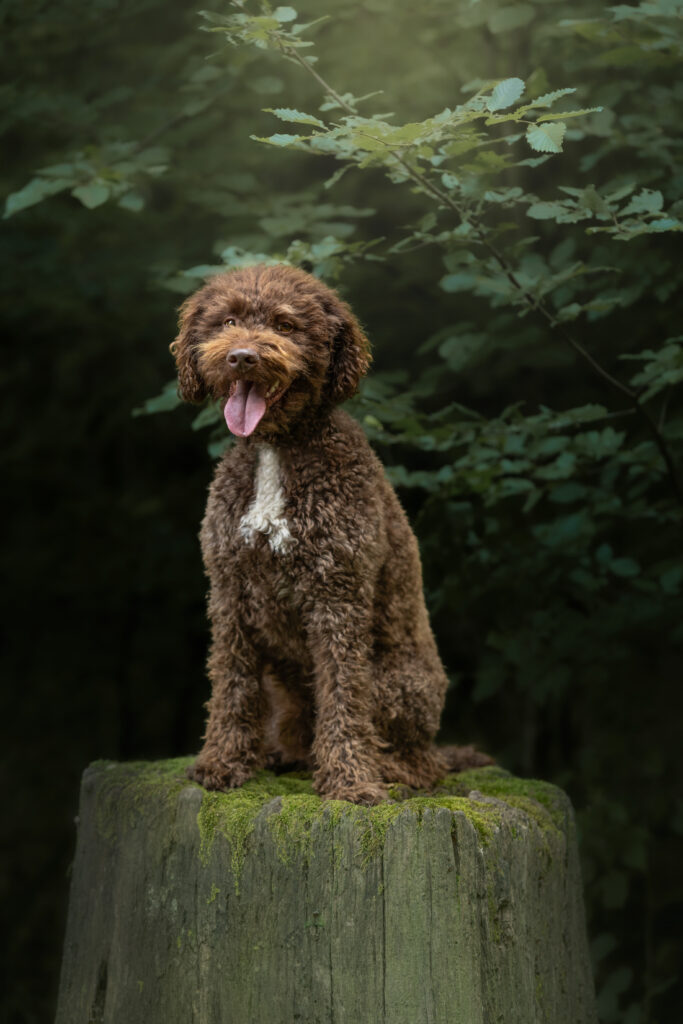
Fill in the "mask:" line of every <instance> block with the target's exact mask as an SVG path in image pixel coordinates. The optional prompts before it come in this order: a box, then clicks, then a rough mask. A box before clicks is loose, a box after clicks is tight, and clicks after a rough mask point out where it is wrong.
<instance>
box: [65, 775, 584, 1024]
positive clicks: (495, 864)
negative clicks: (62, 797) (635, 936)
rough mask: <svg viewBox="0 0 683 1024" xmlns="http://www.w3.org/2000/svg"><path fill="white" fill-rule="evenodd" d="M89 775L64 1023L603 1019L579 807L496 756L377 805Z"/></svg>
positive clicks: (299, 783)
mask: <svg viewBox="0 0 683 1024" xmlns="http://www.w3.org/2000/svg"><path fill="white" fill-rule="evenodd" d="M188 763H189V762H188V760H187V759H181V760H176V761H168V762H160V763H151V764H142V763H138V764H114V763H110V762H98V763H96V764H94V765H92V766H91V767H90V768H88V770H87V771H86V772H85V775H84V777H83V787H82V792H81V807H80V821H79V828H78V844H77V849H76V859H75V865H74V872H73V880H72V888H71V899H70V906H69V919H68V925H67V934H66V942H65V950H64V959H63V965H62V978H61V989H60V996H59V1009H58V1013H57V1024H157V1022H158V1024H195V1022H196V1024H293V1022H301V1024H332V1022H334V1024H423V1022H424V1024H447V1022H448V1024H451V1022H453V1024H456V1022H462V1024H489V1022H491V1024H493V1022H502V1024H534V1022H539V1024H540V1022H547V1024H594V1022H595V1019H596V1018H595V1011H594V1000H593V989H592V981H591V976H590V968H589V963H588V957H587V948H586V937H585V927H584V917H583V905H582V896H581V881H580V875H579V867H578V861H577V851H576V842H575V836H574V827H573V819H572V813H571V807H570V805H569V801H568V800H567V798H566V797H565V796H564V794H563V793H562V792H561V791H559V790H558V789H555V788H554V787H552V786H550V785H548V784H545V783H539V782H528V781H523V780H519V779H515V778H513V777H511V776H509V775H507V774H506V773H505V772H503V771H501V770H500V769H497V768H484V769H478V770H476V771H471V772H465V773H463V774H461V775H453V776H450V777H449V778H448V779H447V780H446V782H445V784H444V785H443V786H442V787H441V788H440V789H439V791H438V792H437V793H435V794H434V795H431V796H429V797H422V796H413V797H411V798H409V799H405V795H406V794H405V793H396V794H394V795H395V796H396V798H397V799H396V802H394V803H386V804H383V805H380V806H379V807H374V808H361V807H355V806H353V805H351V804H347V803H343V802H337V801H322V800H320V799H319V798H318V797H317V796H315V795H314V794H313V791H312V788H311V782H310V778H309V777H307V776H304V775H284V776H279V777H276V776H274V775H271V774H270V773H267V772H263V773H261V774H260V775H259V776H258V777H257V779H255V780H253V781H252V782H249V783H247V784H246V785H245V786H243V787H242V788H241V789H239V790H234V791H233V792H231V793H229V794H222V793H205V792H204V791H203V790H202V789H201V788H200V787H198V786H196V785H195V784H193V783H189V782H187V781H186V779H185V777H184V769H185V767H186V765H187V764H188Z"/></svg>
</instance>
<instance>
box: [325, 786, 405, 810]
mask: <svg viewBox="0 0 683 1024" xmlns="http://www.w3.org/2000/svg"><path fill="white" fill-rule="evenodd" d="M316 789H317V791H318V793H319V794H320V796H321V797H323V798H324V799H325V800H347V801H348V802H349V803H352V804H364V805H365V806H366V807H372V806H374V804H381V803H382V801H383V800H388V799H389V794H388V793H387V791H386V789H385V788H384V786H382V785H381V784H380V783H375V782H344V781H343V780H338V781H336V782H333V783H327V784H326V785H321V786H316Z"/></svg>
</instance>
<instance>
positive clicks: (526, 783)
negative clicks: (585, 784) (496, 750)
mask: <svg viewBox="0 0 683 1024" xmlns="http://www.w3.org/2000/svg"><path fill="white" fill-rule="evenodd" d="M475 789H476V790H478V791H479V792H480V793H482V794H483V795H484V796H492V797H495V798H496V799H498V800H502V801H503V802H504V803H506V804H508V805H509V806H510V807H517V808H519V810H521V811H524V813H525V814H526V815H527V816H528V817H530V818H532V819H533V820H534V821H535V822H536V824H537V825H538V826H539V828H540V829H541V830H542V831H546V830H547V829H549V828H550V829H553V830H554V831H564V830H565V828H566V817H567V799H566V797H565V795H564V793H562V791H561V790H559V789H558V788H557V787H556V786H553V785H551V784H550V783H549V782H542V781H540V780H539V779H519V778H517V777H516V776H514V775H510V773H509V772H506V771H504V770H503V769H502V768H497V767H490V768H473V769H472V770H471V771H467V772H459V773H458V774H455V775H449V776H447V777H446V779H445V780H444V782H443V783H442V785H441V786H439V789H438V792H439V793H441V792H451V793H459V794H462V795H463V796H467V794H468V793H471V792H472V790H475Z"/></svg>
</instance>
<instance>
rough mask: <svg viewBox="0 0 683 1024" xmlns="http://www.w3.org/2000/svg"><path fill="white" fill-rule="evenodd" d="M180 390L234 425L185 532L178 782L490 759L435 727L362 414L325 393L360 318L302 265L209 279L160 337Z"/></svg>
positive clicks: (348, 376)
mask: <svg viewBox="0 0 683 1024" xmlns="http://www.w3.org/2000/svg"><path fill="white" fill-rule="evenodd" d="M171 350H172V351H173V353H174V355H175V358H176V362H177V366H178V377H179V390H180V393H181V395H182V397H183V398H185V399H186V400H188V401H200V400H202V399H203V398H204V397H206V396H207V395H211V396H212V397H213V398H214V399H216V400H219V401H220V402H221V404H222V406H223V408H224V412H225V415H226V419H227V421H228V423H229V425H231V429H233V430H234V431H235V432H237V433H238V434H240V435H241V436H240V438H239V440H238V441H237V443H236V444H235V446H234V447H233V448H232V449H231V450H229V451H228V452H227V453H226V454H225V455H224V456H223V459H222V460H221V462H220V463H219V464H218V467H217V469H216V473H215V477H214V481H213V484H212V485H211V489H210V492H209V499H208V504H207V509H206V515H205V518H204V522H203V525H202V530H201V544H202V553H203V557H204V563H205V567H206V572H207V574H208V576H209V580H210V584H211V587H210V595H209V617H210V620H211V625H212V647H211V653H210V656H209V661H208V670H209V676H210V679H211V682H212V695H211V699H210V701H209V703H208V710H209V718H208V723H207V727H206V733H205V737H204V747H203V749H202V751H201V753H200V754H199V756H198V758H197V761H196V763H195V765H194V766H193V768H192V769H191V772H190V774H191V777H192V778H194V779H196V780H197V781H198V782H200V783H202V785H204V786H205V787H206V788H208V789H228V788H231V787H234V786H239V785H241V784H242V783H243V782H245V781H246V780H247V779H248V778H250V777H251V776H252V775H253V773H254V772H255V771H257V770H258V769H260V768H262V767H264V766H266V765H268V766H271V767H276V768H277V767H280V768H281V767H283V766H287V765H296V766H302V765H304V766H308V767H309V768H311V769H312V770H313V773H314V785H315V788H316V790H317V792H318V793H320V794H321V795H322V796H324V797H331V798H336V799H343V800H351V801H353V802H355V803H376V802H377V801H379V800H382V799H383V798H385V797H386V788H385V787H386V784H387V783H392V782H398V783H403V784H405V785H409V786H413V787H418V788H429V787H431V786H432V785H433V784H434V783H435V782H436V781H437V780H438V779H439V778H440V777H442V776H443V775H444V774H445V773H446V772H447V771H448V770H449V768H451V767H457V768H462V767H466V766H467V765H469V764H482V763H489V762H490V758H487V757H486V755H483V754H479V753H478V752H476V751H474V750H473V749H472V748H450V749H447V750H444V751H440V750H439V749H438V748H436V747H435V746H434V743H433V740H434V736H435V735H436V731H437V729H438V726H439V718H440V715H441V710H442V707H443V701H444V694H445V691H446V675H445V673H444V670H443V666H442V664H441V661H440V660H439V655H438V653H437V649H436V645H435V642H434V637H433V634H432V631H431V628H430V625H429V620H428V616H427V611H426V608H425V603H424V598H423V593H422V574H421V567H420V558H419V553H418V548H417V542H416V540H415V537H414V535H413V533H412V530H411V529H410V526H409V524H408V521H407V519H406V516H405V513H404V512H403V509H402V508H401V506H400V504H399V502H398V498H397V497H396V494H395V493H394V491H393V489H392V488H391V486H390V485H389V483H388V481H387V479H386V477H385V475H384V472H383V469H382V466H381V463H380V462H379V460H378V459H377V457H376V455H375V454H374V452H373V451H372V449H371V448H370V446H369V445H368V443H367V440H366V439H365V436H364V434H363V432H362V430H361V429H360V427H359V426H358V425H357V424H356V423H355V422H354V421H353V420H352V419H351V418H350V417H349V416H348V415H347V414H346V413H344V412H343V411H341V410H339V409H337V408H336V405H337V404H338V403H340V402H342V401H344V399H346V398H348V397H350V395H352V394H353V393H354V391H355V390H356V388H357V386H358V383H359V380H360V378H361V377H362V375H363V374H364V373H365V372H366V371H367V369H368V366H369V363H370V349H369V344H368V341H367V338H366V337H365V335H364V334H363V331H362V330H361V328H360V326H359V324H358V321H357V320H356V318H355V317H354V315H353V313H352V312H351V310H350V308H349V306H348V305H347V304H346V303H345V302H343V301H342V300H341V299H340V298H339V296H338V295H337V294H336V293H335V292H333V291H331V290H330V289H329V288H327V287H326V286H325V285H323V284H322V283H321V282H320V281H318V280H316V279H315V278H314V277H312V276H311V275H309V274H306V273H305V272H304V271H301V270H297V269H295V268H293V267H289V266H284V265H277V266H267V267H266V266H258V267H251V268H248V269H244V270H235V271H231V272H229V273H227V274H222V275H219V276H217V277H214V278H212V279H211V280H210V281H209V283H208V284H207V285H206V286H205V287H204V288H202V289H201V290H200V291H199V292H197V293H196V294H195V295H193V296H191V297H190V298H189V299H188V300H187V301H186V302H185V303H184V304H183V306H182V308H181V317H180V332H179V334H178V337H177V338H176V340H175V341H174V342H173V344H172V346H171Z"/></svg>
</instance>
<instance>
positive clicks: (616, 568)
mask: <svg viewBox="0 0 683 1024" xmlns="http://www.w3.org/2000/svg"><path fill="white" fill-rule="evenodd" d="M609 568H610V569H611V571H612V572H613V573H614V575H615V576H622V577H624V578H625V579H628V578H630V577H633V576H639V575H640V566H639V565H638V563H637V562H636V561H635V559H633V558H613V559H612V560H611V561H610V563H609Z"/></svg>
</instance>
